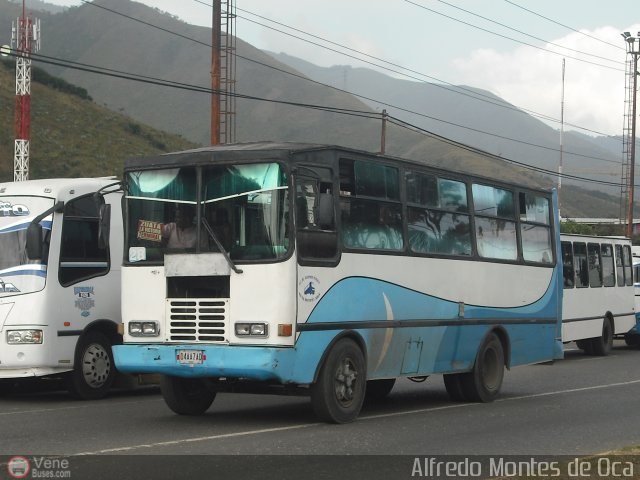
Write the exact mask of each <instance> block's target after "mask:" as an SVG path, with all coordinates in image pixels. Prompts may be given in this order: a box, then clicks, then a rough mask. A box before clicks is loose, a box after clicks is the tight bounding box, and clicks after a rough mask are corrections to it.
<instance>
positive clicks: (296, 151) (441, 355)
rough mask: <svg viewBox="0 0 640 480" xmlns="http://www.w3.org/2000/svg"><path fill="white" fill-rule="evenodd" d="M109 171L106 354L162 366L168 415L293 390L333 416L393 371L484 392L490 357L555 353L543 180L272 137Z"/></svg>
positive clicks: (556, 305)
mask: <svg viewBox="0 0 640 480" xmlns="http://www.w3.org/2000/svg"><path fill="white" fill-rule="evenodd" d="M124 187H125V202H124V204H125V207H124V208H125V213H124V216H125V220H124V221H125V261H124V264H123V268H122V280H123V284H122V285H123V287H122V307H123V326H122V327H123V334H124V342H123V344H122V345H117V346H115V347H114V356H115V360H116V366H117V367H118V369H119V370H120V371H124V372H131V373H159V374H162V377H161V382H160V384H161V391H162V395H163V397H164V399H165V401H166V403H167V405H168V406H169V407H170V408H171V409H172V410H173V411H174V412H176V413H178V414H187V415H196V414H202V413H203V412H205V411H206V410H207V409H208V408H209V407H210V405H211V404H212V402H213V400H214V398H215V396H216V394H217V393H219V392H226V391H234V392H277V393H297V394H300V393H301V394H306V395H310V397H311V403H312V406H313V409H314V411H315V413H316V414H317V415H318V416H319V417H320V418H321V419H323V420H326V421H329V422H336V423H345V422H349V421H352V420H354V419H355V418H356V417H357V415H358V413H359V412H360V409H361V406H362V403H363V400H364V398H365V395H366V396H369V397H382V396H384V395H386V394H387V393H389V391H390V390H391V389H392V388H393V385H394V382H395V381H396V378H399V377H410V378H412V379H421V378H424V377H426V376H427V375H431V374H444V383H445V386H446V389H447V391H448V393H449V394H450V396H451V397H452V398H453V399H455V400H466V401H480V402H489V401H492V400H493V399H494V398H495V397H496V396H497V394H498V392H499V390H500V388H501V385H502V381H503V375H504V369H505V367H513V366H516V365H525V364H533V363H538V362H546V361H550V360H553V359H556V358H562V343H561V341H560V340H561V338H560V335H561V331H560V330H561V324H560V318H559V316H560V308H561V304H560V303H561V300H562V271H561V263H560V261H561V257H560V250H559V227H558V212H557V206H556V196H555V194H554V193H553V192H552V191H543V190H536V189H531V188H526V187H524V186H521V185H512V184H506V183H502V182H498V181H495V180H489V179H486V178H479V177H473V176H469V175H465V174H462V173H460V172H453V171H446V170H440V169H436V168H431V167H428V166H426V165H424V164H422V163H420V162H415V161H406V160H401V159H397V158H392V157H387V156H381V155H376V154H372V153H366V152H362V151H357V150H351V149H346V148H341V147H330V146H318V145H306V144H272V143H257V144H237V145H224V146H216V147H207V148H203V149H198V150H192V151H186V152H178V153H172V154H165V155H161V156H157V157H147V158H134V159H130V160H128V161H127V162H126V165H125V172H124ZM185 218H190V219H191V220H189V221H187V222H185V221H184V219H185ZM177 229H180V230H181V231H182V232H183V233H182V234H181V236H180V235H177V237H178V238H177V239H178V240H180V238H182V240H183V243H181V244H180V243H178V242H176V243H173V244H171V243H170V242H169V240H170V239H169V238H167V237H168V236H169V235H173V232H177V231H178V230H177ZM188 239H190V241H188V242H187V240H188Z"/></svg>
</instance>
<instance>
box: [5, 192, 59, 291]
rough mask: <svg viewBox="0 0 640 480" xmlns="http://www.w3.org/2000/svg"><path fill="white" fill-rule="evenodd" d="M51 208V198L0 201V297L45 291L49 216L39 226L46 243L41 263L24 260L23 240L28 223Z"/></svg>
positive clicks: (50, 218) (24, 242) (49, 230)
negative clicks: (41, 227)
mask: <svg viewBox="0 0 640 480" xmlns="http://www.w3.org/2000/svg"><path fill="white" fill-rule="evenodd" d="M52 206H53V199H51V198H42V197H0V297H6V296H10V295H16V294H21V293H31V292H37V291H40V290H42V289H43V288H44V285H45V280H46V276H47V260H48V251H49V249H48V245H49V238H50V236H51V224H52V216H48V217H47V218H45V219H44V220H42V221H41V222H40V224H41V225H42V226H43V229H42V234H43V237H44V238H43V240H44V243H45V249H44V250H45V251H44V255H43V259H42V261H40V260H29V259H28V258H27V250H26V249H27V247H26V237H27V227H28V226H29V224H30V223H31V220H33V219H34V218H35V217H36V216H37V215H38V214H40V213H41V212H44V211H45V210H47V209H49V208H51V207H52Z"/></svg>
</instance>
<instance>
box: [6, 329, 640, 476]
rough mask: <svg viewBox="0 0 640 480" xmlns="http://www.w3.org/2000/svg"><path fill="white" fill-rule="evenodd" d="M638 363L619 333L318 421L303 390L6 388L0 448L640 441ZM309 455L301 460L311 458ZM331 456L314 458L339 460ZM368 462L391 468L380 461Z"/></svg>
mask: <svg viewBox="0 0 640 480" xmlns="http://www.w3.org/2000/svg"><path fill="white" fill-rule="evenodd" d="M639 364H640V351H638V350H634V349H631V348H628V347H626V346H624V345H623V344H622V343H618V342H616V346H615V348H614V350H613V352H612V354H611V355H609V356H608V357H587V356H584V355H583V354H582V353H581V352H579V351H576V350H569V351H567V352H566V359H565V360H563V361H559V362H556V363H555V364H552V365H532V366H526V367H518V368H515V369H513V370H511V371H509V372H507V373H506V375H505V380H504V384H503V388H502V394H501V396H500V398H499V400H497V401H495V402H493V403H491V404H474V403H454V402H451V401H450V400H449V399H448V396H447V394H446V391H445V388H444V384H443V382H442V377H440V376H433V377H430V378H428V379H427V380H426V381H425V382H424V383H414V382H411V381H409V380H402V381H399V382H398V383H397V384H396V387H395V388H394V390H393V391H392V392H391V394H390V395H389V397H388V398H387V399H385V400H383V401H379V402H378V403H375V404H365V406H364V408H363V410H362V412H361V414H360V418H359V419H358V420H357V421H356V422H354V423H351V424H347V425H328V424H324V423H320V422H318V421H317V419H316V418H315V416H314V414H313V411H312V409H311V405H310V403H309V400H308V399H307V398H305V397H280V396H268V395H239V394H219V395H218V397H217V398H216V400H215V402H214V404H213V405H212V407H211V408H210V410H209V411H208V412H207V413H206V414H205V415H204V416H201V417H183V416H178V415H175V414H173V413H172V412H171V411H170V410H169V409H168V408H167V407H166V406H165V404H164V401H163V400H162V397H161V395H160V394H159V390H158V389H157V388H155V387H141V388H138V389H136V390H134V391H130V390H129V391H119V392H114V393H113V394H112V395H110V396H109V397H108V398H106V399H103V400H99V401H94V402H82V401H76V400H73V399H71V398H69V397H68V396H67V394H66V393H65V392H62V391H40V392H35V393H21V394H13V395H9V396H5V397H1V398H0V432H1V434H0V455H4V456H5V457H4V461H5V462H6V459H7V458H9V457H10V456H12V455H24V456H31V457H34V456H37V455H48V456H52V455H53V456H61V457H66V456H76V455H81V456H82V457H80V458H86V461H85V463H86V464H90V463H91V461H93V460H92V459H95V457H94V455H109V456H112V455H116V456H118V458H126V457H121V456H122V455H124V456H131V455H133V456H156V457H155V460H153V458H154V457H145V461H147V462H151V463H152V464H153V465H155V467H156V468H157V469H158V472H159V473H161V472H162V471H165V472H166V470H164V467H163V466H162V465H164V463H163V462H164V461H166V459H171V458H174V459H175V458H182V459H184V458H189V457H184V456H185V455H209V456H211V455H237V456H238V457H236V459H242V458H244V457H243V456H247V455H273V454H276V455H309V454H312V455H331V456H334V455H355V456H358V455H406V456H409V457H411V458H413V457H416V456H420V457H424V456H434V455H527V456H528V455H537V456H541V455H574V456H582V455H588V454H596V453H601V452H606V451H610V450H613V449H618V448H621V447H624V446H629V445H640V415H638V408H639V403H640V400H639V399H640V369H639V368H638V365H639ZM85 455H89V457H85ZM172 455H178V456H180V457H171V456H172ZM157 456H164V457H157ZM149 458H151V460H149ZM199 458H202V457H199ZM211 458H213V457H211ZM223 458H227V460H226V461H225V463H226V464H229V463H233V462H232V461H229V460H228V457H223ZM301 458H305V460H304V461H303V462H298V463H300V468H304V466H305V465H306V466H307V467H308V466H309V462H310V461H313V460H309V459H308V458H309V457H306V456H305V457H301ZM331 458H332V457H318V460H316V461H317V462H318V463H321V464H322V465H330V464H331V463H332V462H334V460H331ZM354 458H360V457H354ZM1 461H3V458H2V457H0V462H1ZM264 461H265V459H264V458H261V459H260V461H258V463H260V462H264ZM335 462H337V464H339V463H340V460H335ZM407 462H408V460H407ZM76 463H77V462H76ZM103 463H104V461H103ZM237 463H238V468H241V469H244V470H242V471H247V472H251V471H254V470H252V469H251V468H250V467H248V466H247V464H246V463H245V462H243V461H238V462H237ZM292 463H294V462H293V461H292ZM368 463H369V464H371V462H368ZM101 468H103V470H102V471H103V472H107V471H109V469H108V468H107V469H105V468H106V467H105V466H104V465H102V467H101ZM114 468H116V467H114ZM132 468H133V467H132ZM247 468H248V470H246V469H247ZM252 468H255V465H254V467H252ZM371 468H372V469H373V470H372V471H374V472H378V473H380V472H381V471H382V470H381V468H382V466H381V465H378V466H375V462H374V466H372V467H371ZM409 468H410V465H409ZM134 470H135V469H134ZM134 470H131V472H133V471H134ZM267 471H268V466H267V467H264V470H261V475H260V477H261V478H268V476H266V475H265V473H266V472H267ZM111 473H113V472H111ZM160 477H161V475H160V476H158V475H156V476H155V478H160ZM254 477H255V475H254ZM74 478H81V477H78V476H77V475H76V476H75V477H74ZM105 478H106V477H105ZM137 478H145V475H142V477H140V476H138V477H137ZM167 478H168V477H167ZM217 478H223V477H219V476H218V477H217ZM274 478H276V477H274ZM278 478H282V477H278ZM327 478H329V477H327ZM386 478H388V477H386Z"/></svg>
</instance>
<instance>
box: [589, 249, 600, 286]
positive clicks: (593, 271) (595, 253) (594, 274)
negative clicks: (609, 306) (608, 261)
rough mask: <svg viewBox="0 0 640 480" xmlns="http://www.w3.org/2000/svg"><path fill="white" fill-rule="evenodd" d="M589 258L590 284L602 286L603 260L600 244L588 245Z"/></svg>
mask: <svg viewBox="0 0 640 480" xmlns="http://www.w3.org/2000/svg"><path fill="white" fill-rule="evenodd" d="M587 252H588V258H589V285H591V286H592V287H601V286H602V260H601V258H600V245H598V244H596V243H590V244H588V245H587Z"/></svg>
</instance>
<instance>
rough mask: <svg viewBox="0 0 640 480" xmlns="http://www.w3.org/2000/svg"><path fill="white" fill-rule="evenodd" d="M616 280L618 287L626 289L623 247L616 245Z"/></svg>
mask: <svg viewBox="0 0 640 480" xmlns="http://www.w3.org/2000/svg"><path fill="white" fill-rule="evenodd" d="M615 250H616V278H617V280H618V286H619V287H624V267H623V265H622V245H616V249H615Z"/></svg>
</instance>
